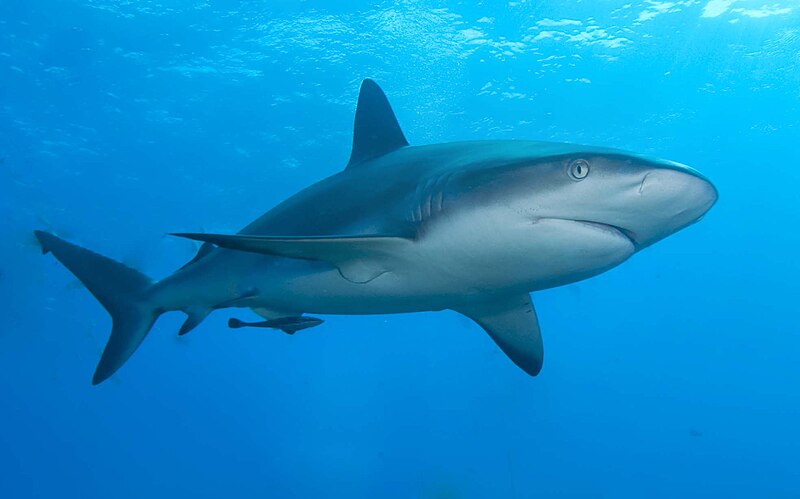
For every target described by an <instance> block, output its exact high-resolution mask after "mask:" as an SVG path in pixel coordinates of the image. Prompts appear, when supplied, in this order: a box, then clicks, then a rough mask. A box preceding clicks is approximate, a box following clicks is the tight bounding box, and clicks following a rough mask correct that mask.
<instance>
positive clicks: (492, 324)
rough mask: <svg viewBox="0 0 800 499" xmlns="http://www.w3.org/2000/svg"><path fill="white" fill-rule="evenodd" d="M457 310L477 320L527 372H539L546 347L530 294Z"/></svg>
mask: <svg viewBox="0 0 800 499" xmlns="http://www.w3.org/2000/svg"><path fill="white" fill-rule="evenodd" d="M456 311H457V312H460V313H462V314H464V315H466V316H467V317H469V318H470V319H472V320H474V321H475V322H477V323H478V325H480V326H481V327H482V328H483V329H484V330H485V331H486V332H487V333H489V336H491V337H492V339H493V340H494V342H495V343H497V346H499V347H500V349H501V350H503V352H504V353H505V354H506V355H507V356H508V358H509V359H511V360H512V361H513V362H514V363H515V364H516V365H518V366H519V367H520V368H522V370H523V371H525V372H526V373H528V374H530V375H531V376H536V375H537V374H539V371H541V369H542V362H543V360H544V347H543V346H542V335H541V333H540V331H539V319H538V318H537V317H536V310H535V309H534V308H533V302H532V301H531V297H530V295H528V294H524V295H515V296H510V297H505V298H494V299H492V300H491V301H487V302H481V303H476V304H474V305H471V306H468V307H462V308H459V309H458V310H456Z"/></svg>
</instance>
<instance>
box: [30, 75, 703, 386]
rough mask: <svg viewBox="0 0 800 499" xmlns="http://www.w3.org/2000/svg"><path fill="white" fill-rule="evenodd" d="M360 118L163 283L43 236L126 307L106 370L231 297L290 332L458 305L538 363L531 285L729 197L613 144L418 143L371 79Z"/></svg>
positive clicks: (656, 236) (607, 264) (117, 315)
mask: <svg viewBox="0 0 800 499" xmlns="http://www.w3.org/2000/svg"><path fill="white" fill-rule="evenodd" d="M354 128H355V129H354V139H353V153H352V156H351V159H350V162H349V164H348V165H347V167H346V168H345V169H344V170H343V171H341V172H339V173H337V174H335V175H333V176H331V177H328V178H326V179H324V180H322V181H320V182H318V183H316V184H314V185H312V186H310V187H308V188H307V189H305V190H303V191H301V192H299V193H298V194H296V195H294V196H292V197H290V198H289V199H287V200H286V201H284V202H283V203H281V204H279V205H278V206H276V207H275V208H273V209H272V210H270V211H269V212H267V213H266V214H264V215H263V216H262V217H260V218H259V219H258V220H256V221H254V222H253V223H251V224H250V225H248V226H247V227H245V228H244V229H243V230H242V231H241V232H239V233H238V234H235V235H221V234H179V235H181V236H184V237H189V238H191V239H195V240H198V241H203V243H204V244H203V246H202V247H201V250H200V252H199V253H198V255H197V256H196V257H195V258H194V259H193V260H192V261H191V262H189V263H188V264H187V265H185V266H184V267H183V268H181V269H180V270H178V271H177V272H175V273H174V274H173V275H171V276H169V277H167V278H165V279H163V280H161V281H159V282H152V281H150V280H149V279H148V278H146V277H145V276H143V275H142V274H139V273H138V272H136V271H135V270H133V269H129V268H127V267H124V266H122V265H121V264H118V263H116V262H113V261H111V260H109V259H106V258H105V257H101V256H99V255H96V254H95V253H92V252H90V251H89V250H86V249H84V248H80V247H78V246H75V245H72V244H70V243H68V242H66V241H63V240H61V239H59V238H57V237H55V236H53V235H51V234H47V233H43V232H37V233H36V234H37V236H38V237H39V240H40V241H41V243H42V246H43V249H44V250H45V252H48V251H50V252H52V253H53V254H54V255H55V256H56V258H58V259H59V260H60V261H61V262H62V263H63V264H64V265H65V266H66V267H67V268H69V269H70V270H71V271H72V272H73V273H74V274H75V275H76V276H77V277H78V278H79V279H81V281H82V282H84V284H86V286H87V288H89V290H90V291H92V293H93V294H94V295H95V296H96V297H97V298H98V299H99V300H100V302H101V303H102V304H103V305H104V306H105V308H106V309H107V310H108V311H109V313H110V314H111V315H112V318H113V319H114V326H113V329H112V334H111V338H110V339H109V343H108V345H107V347H106V350H105V351H104V354H103V357H102V358H101V361H100V364H99V365H98V368H97V371H96V372H95V377H94V382H95V383H99V382H101V381H103V380H104V379H106V378H107V377H109V376H110V375H111V374H113V373H114V372H115V371H116V370H117V369H118V368H119V367H121V366H122V364H123V363H124V362H125V361H126V360H127V359H128V358H129V357H130V355H132V354H133V352H134V351H135V349H136V348H137V347H138V345H139V344H140V343H141V341H142V340H143V339H144V337H145V336H146V334H147V332H148V331H149V329H150V327H151V326H152V324H153V322H154V321H155V320H156V318H157V317H158V316H159V315H160V314H161V313H163V312H166V311H170V310H180V311H183V312H185V313H186V314H187V315H188V318H187V320H186V322H185V323H184V325H183V327H182V328H181V331H180V333H181V334H185V333H187V332H189V331H190V330H191V329H193V328H194V327H196V326H197V325H198V324H199V323H200V322H201V321H202V320H203V319H204V318H205V317H206V316H207V315H208V314H209V313H210V312H211V311H213V310H216V309H221V308H229V307H244V308H251V309H253V310H254V311H255V312H257V313H258V314H259V315H261V316H263V317H264V318H265V319H267V321H265V322H263V323H259V324H268V325H269V324H273V323H274V324H282V325H285V324H289V326H282V327H281V329H284V330H285V331H287V332H288V331H289V330H291V331H294V330H299V329H302V328H305V327H310V325H316V324H318V323H319V321H316V320H314V321H309V320H308V319H306V320H305V321H304V320H303V319H305V318H303V317H302V315H303V314H307V313H314V314H389V313H404V312H421V311H435V310H443V309H451V310H455V311H458V312H460V313H462V314H464V315H466V316H468V317H470V318H472V319H473V320H475V322H477V323H478V324H479V325H480V326H482V327H483V328H484V329H485V330H486V331H487V332H488V333H489V335H490V336H491V337H492V338H493V339H494V340H495V342H496V343H497V344H498V346H500V348H501V349H503V351H504V352H505V353H506V354H507V355H508V356H509V357H510V358H511V360H513V361H514V362H515V363H516V364H517V365H518V366H520V367H521V368H522V369H523V370H524V371H525V372H527V373H528V374H531V375H536V374H538V372H539V371H540V369H541V366H542V360H543V348H542V340H541V335H540V332H539V325H538V320H537V318H536V314H535V311H534V308H533V304H532V302H531V299H530V295H529V293H530V292H531V291H536V290H540V289H546V288H550V287H554V286H560V285H564V284H568V283H572V282H576V281H579V280H582V279H586V278H588V277H591V276H594V275H597V274H599V273H601V272H604V271H606V270H608V269H610V268H612V267H614V266H616V265H619V264H620V263H622V262H623V261H625V260H626V259H627V258H629V257H630V256H631V255H632V254H634V253H635V252H636V251H638V250H640V249H642V248H644V247H647V246H649V245H651V244H653V243H654V242H656V241H658V240H660V239H662V238H664V237H666V236H667V235H669V234H672V233H674V232H676V231H677V230H680V229H681V228H683V227H685V226H687V225H689V224H691V223H693V222H695V221H696V220H698V219H699V218H700V217H701V216H702V215H703V214H704V213H705V212H706V211H707V210H708V209H709V208H710V207H711V206H712V205H713V203H714V202H715V201H716V198H717V193H716V190H715V189H714V187H713V186H712V185H711V183H710V182H709V181H708V180H707V179H705V178H704V177H702V176H701V175H700V174H698V173H697V172H695V171H694V170H692V169H690V168H688V167H685V166H683V165H679V164H677V163H673V162H669V161H663V160H657V159H652V158H646V157H642V156H638V155H634V154H630V153H625V152H622V151H617V150H612V149H606V148H597V147H588V146H579V145H573V144H558V143H547V142H532V141H476V142H462V143H449V144H437V145H428V146H416V147H414V146H409V145H408V143H407V141H406V140H405V136H404V135H403V133H402V131H401V130H400V127H399V126H398V124H397V120H396V119H395V117H394V113H393V112H392V110H391V108H390V106H389V104H388V101H387V100H386V97H385V96H384V94H383V92H382V91H381V90H380V89H379V88H378V86H377V85H375V84H374V83H373V82H372V81H370V80H366V81H365V82H364V84H363V85H362V89H361V94H360V96H359V103H358V106H357V111H356V120H355V127H354ZM292 318H297V321H294V319H292ZM293 321H294V322H296V324H297V325H296V326H292V325H291V323H292V322H293ZM237 324H239V325H241V324H246V323H242V322H241V321H237ZM237 327H238V326H237ZM266 327H270V326H266ZM286 327H288V328H289V329H286Z"/></svg>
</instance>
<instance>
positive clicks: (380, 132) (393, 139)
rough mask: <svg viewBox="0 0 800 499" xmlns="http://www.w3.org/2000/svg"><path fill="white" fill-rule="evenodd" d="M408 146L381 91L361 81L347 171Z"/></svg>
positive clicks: (374, 85) (372, 83)
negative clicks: (351, 150)
mask: <svg viewBox="0 0 800 499" xmlns="http://www.w3.org/2000/svg"><path fill="white" fill-rule="evenodd" d="M407 145H408V141H407V140H406V137H405V135H403V130H401V129H400V125H399V124H398V123H397V118H396V117H395V116H394V111H392V106H391V105H389V100H388V99H387V98H386V95H385V94H384V93H383V90H381V87H379V86H378V84H377V83H375V82H374V81H372V80H370V79H366V80H364V81H363V82H362V83H361V92H360V93H359V94H358V105H357V107H356V120H355V124H354V126H353V152H352V153H350V161H349V162H348V163H347V168H352V167H354V166H356V165H359V164H361V163H364V162H365V161H368V160H370V159H375V158H377V157H379V156H383V155H384V154H388V153H390V152H392V151H394V150H396V149H399V148H401V147H404V146H407Z"/></svg>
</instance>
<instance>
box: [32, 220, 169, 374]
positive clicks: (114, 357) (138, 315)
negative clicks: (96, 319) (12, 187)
mask: <svg viewBox="0 0 800 499" xmlns="http://www.w3.org/2000/svg"><path fill="white" fill-rule="evenodd" d="M34 234H35V235H36V238H37V239H38V240H39V242H40V243H41V245H42V252H43V253H45V254H46V253H52V254H53V256H55V257H56V259H57V260H58V261H59V262H61V263H62V264H63V265H64V266H65V267H67V269H69V271H70V272H72V273H73V274H74V275H75V277H77V278H78V279H79V280H80V281H81V282H82V283H83V285H84V286H86V288H87V289H88V290H89V291H90V292H91V293H92V294H93V295H94V297H95V298H97V300H98V301H99V302H100V304H101V305H103V307H105V309H106V310H107V311H108V313H109V314H110V315H111V319H112V321H113V326H112V328H111V337H110V338H109V340H108V343H107V344H106V348H105V350H104V351H103V356H102V357H101V358H100V363H99V364H98V365H97V369H96V370H95V373H94V377H93V378H92V383H93V384H95V385H96V384H98V383H101V382H103V381H105V380H106V379H108V378H109V377H110V376H111V375H112V374H114V373H115V372H116V371H117V370H118V369H119V368H120V367H122V365H123V364H124V363H125V361H127V360H128V359H129V358H130V356H131V355H133V352H135V351H136V349H137V348H138V347H139V345H140V344H141V343H142V340H143V339H144V337H145V336H147V333H148V332H149V331H150V328H151V327H152V326H153V323H154V322H155V320H156V318H158V316H159V315H160V311H159V310H157V308H156V307H155V306H153V305H151V304H150V303H148V301H147V298H146V291H147V290H148V288H149V287H150V286H151V285H152V281H151V280H150V279H149V278H148V277H147V276H145V275H144V274H142V273H140V272H138V271H136V270H133V269H132V268H130V267H127V266H125V265H123V264H121V263H118V262H115V261H114V260H111V259H109V258H106V257H104V256H102V255H98V254H97V253H94V252H92V251H89V250H87V249H85V248H81V247H80V246H76V245H74V244H71V243H68V242H67V241H64V240H63V239H60V238H58V237H56V236H54V235H52V234H49V233H47V232H43V231H38V230H37V231H35V232H34Z"/></svg>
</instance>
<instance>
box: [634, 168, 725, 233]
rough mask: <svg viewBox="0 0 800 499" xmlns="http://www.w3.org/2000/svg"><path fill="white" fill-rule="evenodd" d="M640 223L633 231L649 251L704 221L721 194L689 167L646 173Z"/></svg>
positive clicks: (641, 193)
mask: <svg viewBox="0 0 800 499" xmlns="http://www.w3.org/2000/svg"><path fill="white" fill-rule="evenodd" d="M639 195H640V196H641V205H640V209H641V211H640V213H639V217H637V218H639V220H638V222H637V223H636V224H635V225H636V226H637V227H631V229H630V231H631V232H632V233H633V234H634V235H635V236H634V237H635V240H636V243H637V245H638V246H640V247H645V246H649V245H650V244H653V243H654V242H656V241H658V240H660V239H663V238H664V237H667V236H668V235H670V234H673V233H674V232H677V231H678V230H680V229H682V228H684V227H686V226H687V225H690V224H692V223H694V222H696V221H698V220H700V218H702V217H703V215H705V214H706V212H708V210H709V209H711V207H712V206H714V203H716V201H717V198H718V197H719V194H718V192H717V189H716V188H715V187H714V184H712V183H711V182H710V181H709V180H708V179H707V178H706V177H704V176H703V175H701V174H700V173H698V172H696V171H695V170H693V169H691V168H688V167H681V168H677V167H676V168H658V169H653V170H650V171H648V172H646V173H645V174H644V175H643V177H642V181H641V185H640V186H639Z"/></svg>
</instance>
